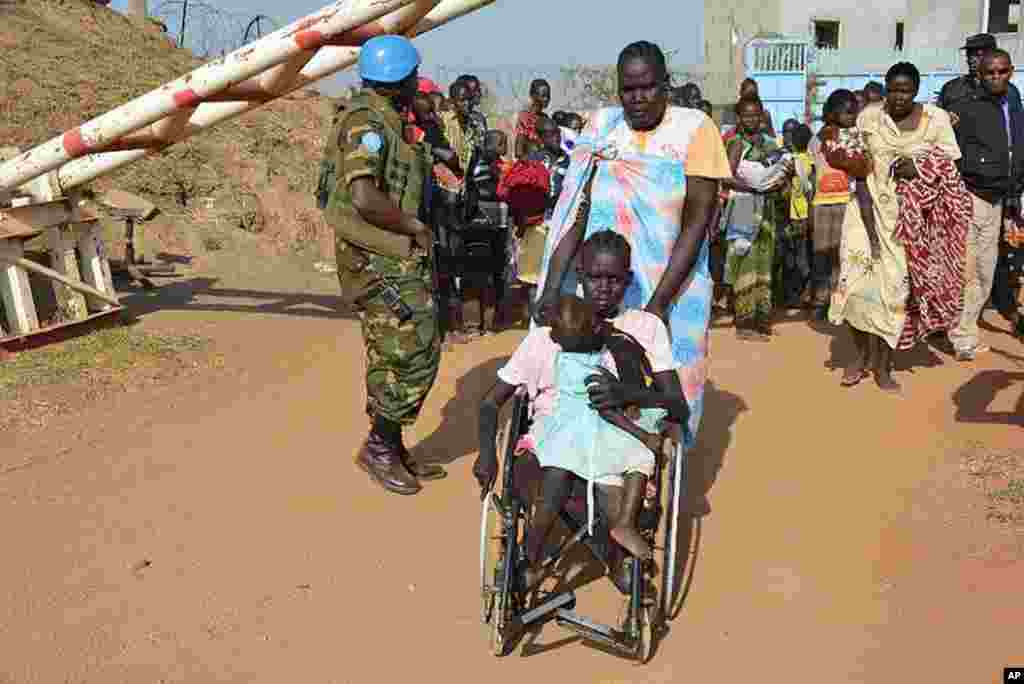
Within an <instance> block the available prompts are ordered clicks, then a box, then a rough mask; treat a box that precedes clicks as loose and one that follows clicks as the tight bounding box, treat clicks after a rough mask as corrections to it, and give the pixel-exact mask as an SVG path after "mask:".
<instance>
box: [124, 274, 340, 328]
mask: <svg viewBox="0 0 1024 684" xmlns="http://www.w3.org/2000/svg"><path fill="white" fill-rule="evenodd" d="M216 284H217V278H189V279H187V280H178V281H174V282H167V283H165V284H162V285H161V286H160V287H158V288H157V289H155V290H144V289H141V288H131V287H126V286H124V285H123V284H122V288H123V289H122V291H121V292H122V293H121V303H122V304H123V305H124V306H125V307H126V308H127V309H128V312H129V313H130V314H131V315H133V316H145V315H147V314H151V313H153V312H155V311H228V312H236V313H254V314H275V315H281V316H299V317H307V318H336V319H354V318H355V315H354V314H353V313H352V312H351V311H350V310H349V309H348V308H347V307H345V306H344V305H343V304H342V301H341V297H339V296H334V295H319V294H312V293H305V292H269V291H262V290H240V289H234V288H219V287H216Z"/></svg>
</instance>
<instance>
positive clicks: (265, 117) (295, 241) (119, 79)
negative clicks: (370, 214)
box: [0, 0, 332, 256]
mask: <svg viewBox="0 0 1024 684" xmlns="http://www.w3.org/2000/svg"><path fill="white" fill-rule="evenodd" d="M0 51H2V53H3V54H4V59H3V64H4V68H3V69H2V70H0V145H15V146H18V147H20V148H21V149H23V150H24V149H27V148H29V147H31V146H33V145H37V144H40V143H42V142H44V141H46V140H48V139H50V138H52V137H54V136H56V135H59V134H60V133H62V132H63V131H65V130H67V129H69V128H72V127H74V126H76V125H78V124H79V123H82V122H84V121H87V120H89V119H91V118H93V117H95V116H98V115H100V114H102V113H104V112H106V111H109V110H110V109H112V108H114V107H116V106H118V105H120V104H123V103H125V102H127V101H128V100H130V99H131V98H134V97H137V96H139V95H142V94H144V93H146V92H148V91H150V90H152V89H153V88H156V87H158V86H160V85H162V84H163V83H165V82H167V81H170V80H172V79H174V78H176V77H178V76H181V75H183V74H185V73H187V72H189V71H191V70H192V69H195V68H196V67H198V66H200V65H201V64H202V61H201V60H198V59H196V58H195V56H194V55H193V54H192V53H190V52H189V51H187V50H183V49H179V48H177V47H175V46H174V44H173V43H172V42H171V41H170V39H169V38H168V36H167V34H166V33H164V32H163V31H162V30H161V28H160V27H159V26H158V25H157V24H155V23H154V22H152V21H140V20H138V19H136V18H132V17H127V16H125V15H122V14H119V13H118V12H115V11H113V10H111V9H109V8H107V7H103V6H100V5H97V4H96V3H95V2H92V1H91V0H15V1H14V2H13V3H5V7H4V12H3V21H0ZM331 107H332V102H331V100H330V99H329V98H325V97H320V96H319V94H318V93H317V92H316V91H304V92H301V93H296V94H294V95H292V96H289V97H287V98H283V99H280V100H277V101H274V102H271V103H269V104H267V105H265V106H264V107H262V108H260V109H259V110H257V111H254V112H251V113H249V114H248V115H246V116H244V117H241V118H240V119H236V120H234V121H229V122H226V123H223V124H221V125H220V126H218V127H216V128H214V129H210V130H207V131H204V132H203V133H201V134H199V135H197V136H195V137H193V138H191V139H189V140H187V141H185V142H183V143H179V144H177V145H175V146H173V147H171V148H170V149H168V150H167V151H166V152H164V153H163V154H160V155H156V156H153V157H150V158H147V159H145V160H141V161H139V162H137V163H135V164H132V165H130V166H127V167H125V168H122V169H121V170H119V171H118V172H115V173H114V174H111V175H110V176H107V177H104V178H101V179H98V180H97V181H95V183H94V186H93V187H94V188H95V189H97V190H102V189H106V188H109V187H117V188H120V189H123V190H127V191H129V192H132V193H135V194H138V195H140V196H143V197H145V198H146V199H149V200H150V201H152V202H154V203H155V204H156V205H157V206H158V207H159V208H160V209H161V213H162V216H161V218H160V219H158V220H157V221H156V222H154V223H153V224H152V225H151V226H150V227H149V230H148V232H147V239H149V240H155V244H152V245H151V246H152V249H153V252H154V253H157V252H160V251H167V252H171V253H175V254H181V255H190V256H202V253H203V252H205V251H217V250H221V249H230V248H231V247H233V246H235V245H236V243H235V241H233V240H232V239H231V238H230V234H231V233H232V232H233V231H234V232H237V231H236V229H241V230H244V231H247V232H248V233H251V234H254V235H256V236H257V237H258V239H257V240H256V241H255V243H256V244H258V245H259V246H261V247H262V248H263V250H264V251H268V252H277V253H280V252H283V251H294V250H299V251H306V250H309V251H312V252H316V253H319V252H321V251H325V252H326V250H327V249H328V246H329V245H330V240H329V239H328V237H327V229H326V226H325V225H324V223H323V221H322V219H321V216H320V212H319V211H318V210H317V209H316V207H315V204H314V202H313V198H312V191H313V188H314V186H315V182H316V173H317V164H318V162H319V159H320V155H321V150H322V146H323V135H324V122H325V121H326V119H327V114H328V112H329V110H330V108H331ZM243 243H244V244H253V243H254V241H253V240H248V239H247V240H244V241H243ZM112 247H113V250H112V252H113V254H114V255H115V256H116V255H117V251H118V249H117V245H116V244H114V245H112Z"/></svg>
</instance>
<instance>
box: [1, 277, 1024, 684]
mask: <svg viewBox="0 0 1024 684" xmlns="http://www.w3.org/2000/svg"><path fill="white" fill-rule="evenodd" d="M271 270H272V269H271V268H270V267H269V266H268V268H267V271H268V272H269V271H271ZM278 275H279V274H278ZM310 279H311V281H315V282H303V283H299V284H296V283H294V282H292V283H289V284H287V285H281V280H280V279H278V280H275V279H274V278H273V277H271V276H270V275H267V276H266V278H264V279H261V280H259V281H257V282H260V283H261V285H260V286H259V287H254V286H253V285H252V282H254V281H253V280H252V279H250V280H248V281H244V280H238V279H236V280H235V281H232V280H231V279H222V280H220V281H216V280H215V279H212V278H210V279H184V280H182V281H179V282H176V283H173V284H168V285H165V286H164V288H163V289H162V290H161V292H160V294H159V295H157V296H155V297H151V296H145V295H142V294H132V295H130V296H128V297H127V298H126V301H127V302H128V303H129V305H130V306H132V307H133V308H134V309H135V310H136V311H138V312H140V313H141V314H142V317H143V319H144V325H146V326H151V327H153V328H157V329H170V330H181V329H186V330H188V331H189V332H199V333H201V334H204V335H208V336H210V337H212V338H213V339H214V341H215V345H216V350H217V352H218V353H219V354H221V355H222V356H223V358H224V359H225V362H226V367H225V368H223V369H217V370H212V371H210V372H209V373H201V374H187V375H184V376H176V377H174V378H172V379H169V380H168V381H167V382H165V383H151V384H148V385H146V386H144V387H143V388H141V389H140V390H139V391H137V392H134V393H130V394H129V393H116V394H114V395H111V396H106V397H102V398H100V399H98V400H96V401H95V402H93V403H92V404H91V405H89V406H83V407H82V408H81V410H79V411H76V412H74V413H65V414H63V415H59V416H56V417H54V418H53V419H52V420H51V421H50V422H49V423H48V424H47V425H46V427H45V429H44V430H31V431H26V432H20V431H8V434H4V435H0V472H3V471H5V470H6V471H7V472H4V473H3V474H2V475H0V519H3V520H4V521H6V524H5V525H3V526H2V527H0V545H2V548H3V549H4V552H5V553H4V559H5V562H4V563H3V564H0V587H3V597H2V600H0V653H3V654H4V657H3V658H0V682H18V683H19V684H29V683H35V682H40V683H47V684H48V683H50V682H64V681H66V682H104V683H113V682H132V683H134V682H147V683H148V682H189V683H190V684H191V683H200V682H392V681H401V680H403V679H410V680H416V681H418V680H420V679H422V678H423V677H424V676H425V675H426V676H427V677H428V678H431V679H433V678H435V677H436V678H437V679H438V680H439V681H440V680H441V679H442V678H447V677H451V676H454V677H455V678H456V679H458V680H460V681H462V680H464V681H488V682H523V681H544V682H549V681H551V682H554V681H600V682H629V681H636V682H679V681H704V682H718V681H728V680H730V679H733V678H736V679H743V680H747V679H750V680H752V681H754V680H756V681H762V682H820V681H830V682H831V681H834V682H871V683H876V682H899V681H928V682H949V683H950V684H963V683H965V682H994V681H998V679H997V678H998V676H999V674H1000V673H1001V670H1002V668H1003V667H1004V666H1005V665H1008V664H1010V663H1016V664H1024V639H1021V634H1022V633H1024V606H1022V598H1021V596H1022V593H1021V591H1020V582H1021V578H1022V577H1024V564H1022V563H1021V559H1022V558H1024V552H1022V548H1021V545H1022V541H1021V540H1022V538H1021V536H1020V535H1019V534H1018V533H1016V532H1014V531H1012V530H1010V529H1008V528H1004V527H1000V526H997V525H996V524H994V523H991V522H989V521H986V519H985V512H984V508H985V501H984V498H983V494H982V493H980V492H979V491H978V490H977V489H976V488H973V487H971V486H970V484H969V483H968V482H967V476H966V475H965V473H964V472H963V471H962V469H961V467H960V464H961V461H962V459H963V457H964V454H965V453H966V450H967V449H969V448H975V447H974V446H971V445H979V444H980V445H983V446H984V448H990V449H994V450H1003V451H1008V450H1014V449H1016V450H1020V449H1021V445H1022V444H1024V442H1022V436H1024V433H1022V429H1024V416H1022V411H1021V401H1022V393H1021V390H1022V387H1024V382H1022V380H1024V349H1022V347H1021V346H1020V345H1019V344H1018V343H1017V342H1014V341H1013V340H1011V338H1009V337H1008V336H1006V335H1004V334H1001V333H997V332H987V333H986V341H988V342H989V343H991V344H992V345H993V347H994V348H995V350H996V351H995V352H994V353H992V354H990V355H988V356H986V357H985V358H984V359H981V360H979V361H978V362H977V363H975V364H971V365H963V364H956V363H954V362H952V361H951V360H950V359H949V357H947V356H945V355H942V354H937V353H936V354H930V353H925V354H918V355H916V356H915V357H914V358H913V359H912V360H911V361H912V366H913V367H912V368H911V369H909V370H906V369H905V370H902V371H901V372H900V373H899V379H900V380H901V381H902V382H903V383H904V384H905V389H906V391H905V395H904V397H903V398H893V397H889V396H884V395H882V394H881V393H880V392H878V391H877V390H876V389H875V388H874V387H873V385H871V384H869V383H865V384H863V385H862V386H860V387H857V388H854V389H842V388H840V387H839V371H838V370H831V369H830V368H829V367H828V364H829V362H830V359H831V358H832V355H833V350H835V353H836V356H837V357H838V358H840V359H842V358H844V357H843V355H844V354H845V353H846V346H845V345H844V344H842V343H840V342H835V341H834V340H833V338H832V337H830V335H829V334H828V332H827V331H826V330H824V329H820V330H819V329H815V328H812V327H810V326H808V324H807V323H806V322H805V321H802V320H793V321H790V322H787V323H784V324H782V325H780V326H779V329H778V331H779V337H778V338H777V339H776V340H775V341H773V342H772V343H771V344H768V345H752V344H743V343H739V342H737V341H736V340H735V338H734V337H733V335H732V334H731V330H730V329H728V328H716V329H715V331H714V333H713V340H712V349H713V361H712V365H711V377H712V385H711V386H710V387H709V393H708V398H707V402H706V406H707V408H706V417H705V424H704V427H703V432H702V436H701V444H700V447H699V449H698V450H697V451H696V452H695V454H694V455H693V458H692V464H693V468H692V475H693V477H692V481H691V482H692V485H691V489H692V492H691V494H692V496H691V497H690V501H689V505H688V508H689V510H691V511H692V512H694V513H696V514H698V516H699V517H697V518H694V527H693V528H692V529H695V530H696V531H698V532H699V534H694V535H691V542H692V543H693V544H694V554H693V557H692V564H691V568H690V570H691V571H692V573H693V575H692V584H691V586H690V590H689V593H688V595H687V598H686V601H685V604H684V607H683V610H682V612H681V614H680V615H679V617H678V618H677V619H676V620H675V621H674V622H673V623H672V625H671V631H670V632H669V634H668V635H667V636H666V637H665V639H664V641H663V642H662V643H661V645H660V648H659V651H658V653H657V654H656V656H655V658H654V660H653V662H652V663H651V664H650V665H648V666H646V667H635V666H633V665H631V664H629V663H626V662H624V661H621V660H618V659H616V658H615V657H613V656H610V655H607V654H604V653H600V652H597V651H594V650H593V649H591V648H588V647H586V646H585V645H583V644H581V643H579V642H577V641H575V640H573V639H572V638H571V637H570V635H568V634H566V633H564V632H561V631H560V630H559V629H558V628H557V627H555V626H554V625H551V626H547V627H545V628H544V630H543V631H542V632H541V634H540V635H539V637H538V638H537V640H536V642H535V643H533V644H532V645H530V646H529V647H528V648H526V649H525V650H517V651H516V652H515V653H514V655H512V656H510V657H508V658H506V659H504V660H496V659H495V658H494V657H493V656H491V655H490V654H489V652H488V648H487V639H486V636H485V632H484V629H483V627H482V625H481V624H480V620H479V598H478V587H477V585H476V582H477V576H476V575H477V570H476V563H477V539H476V535H477V528H478V521H479V498H478V496H477V492H476V488H475V486H474V484H473V481H472V477H471V474H470V467H471V464H472V460H473V457H474V452H475V450H476V446H475V439H476V438H475V434H476V411H477V407H478V403H479V398H480V396H481V395H482V393H483V392H484V391H485V390H486V389H487V388H488V387H489V385H490V384H491V383H492V382H493V379H494V372H495V370H496V368H497V367H498V366H499V365H500V364H501V362H502V359H503V358H505V357H506V356H507V355H508V354H510V353H511V351H512V350H513V349H514V348H515V346H516V344H517V342H518V341H519V339H521V337H522V332H521V331H510V332H506V333H503V334H500V335H496V336H492V337H488V338H484V339H482V340H479V341H476V342H474V343H472V344H470V345H467V346H460V347H456V351H454V352H452V353H449V354H447V355H446V357H445V359H444V362H443V366H442V369H441V373H440V377H439V379H438V383H437V386H436V389H435V391H434V393H433V394H432V396H431V398H430V401H429V402H428V405H427V408H426V410H425V413H424V415H423V417H422V420H421V421H420V422H419V424H418V425H417V426H416V428H415V430H413V431H412V434H411V437H412V440H411V441H412V442H413V443H414V444H415V446H414V448H413V451H414V452H418V453H421V452H422V453H429V454H430V455H431V457H433V458H436V459H440V460H442V461H445V462H450V467H449V474H450V475H449V477H448V479H447V480H444V481H441V482H438V483H430V484H429V485H428V486H427V488H426V490H425V491H424V492H423V493H422V494H420V495H419V496H416V497H410V498H402V497H396V496H391V495H387V494H385V493H384V492H382V491H381V490H380V489H378V488H377V487H375V486H373V485H371V483H370V482H369V480H368V479H367V477H366V476H365V474H363V473H362V472H360V471H358V470H357V469H356V468H355V467H354V466H353V464H352V457H353V454H354V453H355V451H356V449H357V448H358V446H359V444H360V441H361V439H362V437H363V435H364V434H365V430H366V427H367V426H366V419H365V416H364V415H363V413H362V406H363V401H364V398H363V393H362V389H361V371H362V360H361V352H360V351H359V350H360V336H359V328H358V325H357V324H356V323H355V322H354V321H352V320H350V319H347V318H346V317H344V316H343V315H341V314H339V313H338V312H337V311H336V310H335V309H334V308H333V306H334V304H335V302H336V300H335V298H334V294H335V293H336V289H335V288H336V284H335V283H334V282H333V280H332V279H331V278H330V277H323V276H315V277H314V276H310ZM992 322H993V323H995V321H994V320H993V321H992ZM979 379H980V380H979ZM14 465H19V467H17V468H16V469H9V468H10V466H14ZM701 514H703V515H701ZM606 585H607V582H605V581H604V580H600V581H598V582H596V583H595V584H594V585H593V586H592V587H588V588H587V589H586V590H585V591H583V592H581V593H580V609H581V610H582V611H583V612H584V613H586V614H589V615H591V616H594V617H596V618H599V619H603V620H605V621H608V622H614V620H615V617H616V615H617V613H618V610H619V608H620V601H619V599H618V598H617V597H616V595H615V594H614V593H613V590H610V589H609V588H608V587H607V586H606ZM454 668H457V670H456V669H454Z"/></svg>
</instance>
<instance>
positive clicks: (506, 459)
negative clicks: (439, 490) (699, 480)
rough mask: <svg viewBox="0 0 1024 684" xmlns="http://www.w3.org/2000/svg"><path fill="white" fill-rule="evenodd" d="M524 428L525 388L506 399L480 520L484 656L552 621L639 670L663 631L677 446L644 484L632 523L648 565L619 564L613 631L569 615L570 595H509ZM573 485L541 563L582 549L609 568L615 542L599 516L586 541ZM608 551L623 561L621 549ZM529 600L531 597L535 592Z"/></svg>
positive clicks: (516, 561) (680, 477)
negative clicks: (552, 548) (651, 552)
mask: <svg viewBox="0 0 1024 684" xmlns="http://www.w3.org/2000/svg"><path fill="white" fill-rule="evenodd" d="M528 427H529V418H528V400H527V396H526V390H525V388H523V387H520V388H519V389H517V390H516V393H515V395H514V397H513V401H512V411H511V417H510V419H509V420H508V422H507V423H506V424H505V425H504V426H503V427H502V428H501V429H500V430H499V432H498V437H497V439H498V452H499V453H500V454H502V460H501V464H500V472H499V476H498V479H497V482H500V490H492V491H490V492H488V493H487V494H486V496H485V497H484V500H483V504H482V511H481V517H480V596H481V600H482V613H481V618H482V621H483V624H484V625H486V627H487V629H488V634H489V640H490V647H491V651H492V653H493V654H494V655H495V656H498V657H501V656H505V655H507V654H508V653H509V652H510V651H511V650H512V649H513V648H514V645H515V644H516V643H517V642H518V640H519V638H520V637H521V636H523V635H524V634H525V631H526V628H527V627H530V626H534V625H540V624H541V623H543V622H547V621H551V620H554V622H555V623H556V624H557V625H558V626H560V627H562V628H565V629H568V630H570V631H572V632H574V633H576V634H577V635H579V636H580V637H581V638H582V639H583V641H584V642H589V643H593V644H597V645H599V646H602V647H604V648H605V649H606V650H610V651H612V652H613V653H615V654H617V655H619V656H621V657H625V658H629V659H632V660H634V661H636V662H637V663H640V664H643V663H647V662H648V661H649V660H650V658H651V655H652V653H653V650H654V646H655V642H656V640H658V639H659V638H660V636H661V635H663V634H664V633H665V632H666V631H667V621H668V616H669V615H671V614H672V608H673V605H672V604H673V601H674V597H675V596H676V591H677V588H678V586H677V583H676V575H677V574H678V572H679V569H678V568H677V539H676V538H677V537H678V536H679V535H678V530H679V507H680V496H681V492H682V489H683V486H684V477H685V466H686V462H685V454H684V451H683V449H682V447H681V446H680V445H674V446H673V449H672V455H671V458H669V459H668V463H667V470H668V472H667V476H666V473H664V471H665V470H666V468H665V466H666V463H665V458H664V455H662V457H659V458H658V461H657V464H656V468H655V472H654V475H653V476H652V480H651V482H652V484H653V485H654V487H653V490H654V496H653V499H648V500H647V501H646V502H645V507H644V509H643V511H642V512H641V513H640V515H639V521H638V527H639V528H640V532H641V534H642V535H643V536H644V537H645V539H646V540H647V542H648V543H649V544H650V545H651V548H653V549H655V559H654V560H651V561H640V560H638V559H635V558H632V557H628V556H627V557H626V558H625V562H626V563H627V564H628V566H627V569H628V577H629V586H628V591H626V592H625V593H626V607H625V611H624V618H623V620H622V622H621V624H620V625H617V626H615V627H612V626H609V625H604V624H600V623H598V622H595V621H593V620H590V619H588V618H586V617H584V616H582V615H580V614H578V613H576V612H574V610H573V609H574V608H575V607H576V596H575V593H574V592H573V591H563V592H559V593H557V594H554V595H546V596H543V597H539V598H536V599H535V600H534V601H532V602H531V601H529V600H528V599H529V594H530V593H531V592H527V593H526V594H524V593H522V592H521V591H520V590H518V588H517V586H518V582H517V578H516V577H515V573H516V571H517V568H519V567H521V566H522V563H523V561H524V560H525V546H524V544H525V534H526V530H527V528H528V525H529V506H530V501H528V500H525V499H527V495H525V494H524V493H523V490H524V489H526V487H525V486H524V484H525V483H524V482H522V480H523V479H527V478H529V475H528V474H527V471H528V468H523V467H519V466H520V464H521V463H522V458H523V457H521V456H520V455H519V454H518V453H517V443H518V441H519V438H520V437H521V436H522V435H525V434H526V433H527V429H528ZM517 459H520V460H519V461H517ZM538 472H539V470H538ZM517 480H519V481H517ZM576 484H577V487H576V488H575V489H574V490H573V492H572V495H571V496H570V499H569V502H568V504H567V505H566V506H565V508H564V509H563V511H562V512H561V513H560V517H561V520H562V522H563V524H564V525H565V526H566V528H567V530H568V531H569V537H568V538H567V539H566V540H565V541H563V542H562V544H561V546H560V547H559V548H558V550H557V551H556V552H555V553H554V554H553V555H549V556H548V558H547V559H546V560H545V561H544V563H543V564H544V566H545V567H550V566H552V565H554V564H555V563H557V562H558V561H559V559H561V558H563V557H564V556H565V554H566V552H567V551H568V550H569V549H570V548H571V547H573V546H574V545H576V544H579V543H583V544H584V545H585V546H586V547H587V548H588V549H589V550H590V552H591V554H592V555H594V556H595V557H596V558H597V559H598V560H601V561H603V562H604V563H605V564H606V565H609V566H610V563H609V552H610V551H612V549H613V547H612V545H614V544H615V542H613V541H612V540H611V538H610V536H608V531H607V525H606V523H605V522H604V521H603V519H601V516H598V520H597V521H596V523H595V525H594V528H593V529H594V534H593V535H590V534H588V526H587V501H586V485H585V483H583V482H582V481H578V482H577V483H576ZM666 506H667V510H665V509H666ZM662 517H664V518H665V520H664V524H661V523H662V521H661V518H662ZM659 528H660V529H659ZM659 531H660V532H661V534H660V535H659ZM659 537H660V539H659ZM616 550H617V551H618V552H621V553H622V554H623V555H625V554H626V552H625V550H623V549H616ZM659 575H660V576H659ZM622 590H623V589H620V592H621V591H622ZM534 591H535V590H534ZM535 596H539V592H537V594H535Z"/></svg>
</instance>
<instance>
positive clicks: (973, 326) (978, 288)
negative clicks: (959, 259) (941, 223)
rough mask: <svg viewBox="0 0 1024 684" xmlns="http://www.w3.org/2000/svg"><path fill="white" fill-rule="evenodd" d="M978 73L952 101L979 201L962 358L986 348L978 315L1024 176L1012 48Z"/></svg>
mask: <svg viewBox="0 0 1024 684" xmlns="http://www.w3.org/2000/svg"><path fill="white" fill-rule="evenodd" d="M978 75H979V76H980V82H981V87H980V89H979V90H978V91H976V92H974V93H972V94H971V95H970V96H968V97H965V98H963V99H960V100H959V101H957V102H955V103H954V104H953V105H952V112H953V113H955V114H956V115H957V116H958V117H959V119H960V122H959V124H958V125H957V127H956V137H957V143H958V144H959V145H960V152H961V154H962V155H963V156H962V157H961V159H960V160H959V161H958V162H957V164H958V166H959V168H960V174H961V175H962V176H963V179H964V183H965V184H966V185H967V189H968V190H969V191H970V193H971V199H972V202H973V205H974V206H973V216H972V217H971V223H970V226H969V228H968V233H967V265H966V266H967V267H966V272H965V282H964V308H963V312H962V314H961V316H960V322H959V323H958V324H957V325H956V327H954V328H953V329H952V330H950V331H949V340H950V342H952V344H953V348H954V349H955V350H956V357H957V360H958V361H973V360H974V358H975V357H976V356H977V354H979V353H981V352H983V351H987V349H986V348H985V347H984V346H983V345H981V344H979V340H978V318H979V316H980V315H981V312H982V310H983V308H984V306H985V302H986V301H987V300H988V298H989V295H990V294H991V291H992V279H993V274H994V272H995V267H996V260H997V258H998V254H999V235H1000V231H1001V229H1002V224H1003V210H1004V207H1005V208H1006V209H1007V211H1014V212H1019V211H1020V194H1021V189H1022V180H1024V139H1022V138H1024V127H1022V125H1021V124H1022V120H1021V119H1022V117H1024V113H1022V112H1021V111H1020V110H1017V111H1013V110H1011V109H1010V103H1009V92H1010V89H1009V86H1010V79H1011V78H1013V62H1012V60H1011V58H1010V55H1009V53H1007V52H1005V51H1003V50H999V49H995V50H990V51H988V52H986V53H985V54H984V55H983V56H982V58H981V61H980V62H979V66H978Z"/></svg>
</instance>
